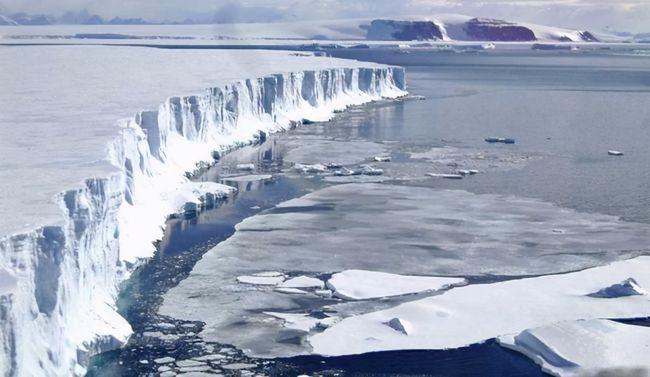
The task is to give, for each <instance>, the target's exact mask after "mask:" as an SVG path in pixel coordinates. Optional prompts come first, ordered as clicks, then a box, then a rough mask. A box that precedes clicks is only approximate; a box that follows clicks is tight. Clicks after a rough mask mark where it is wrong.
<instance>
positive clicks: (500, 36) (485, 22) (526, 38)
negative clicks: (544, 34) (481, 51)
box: [465, 18, 537, 42]
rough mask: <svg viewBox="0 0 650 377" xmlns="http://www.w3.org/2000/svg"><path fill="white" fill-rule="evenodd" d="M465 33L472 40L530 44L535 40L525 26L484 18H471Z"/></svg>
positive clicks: (533, 34)
mask: <svg viewBox="0 0 650 377" xmlns="http://www.w3.org/2000/svg"><path fill="white" fill-rule="evenodd" d="M465 32H466V33H467V35H468V36H470V37H472V38H473V39H477V40H484V41H512V42H530V41H536V40H537V37H536V36H535V33H534V32H533V31H532V30H531V29H529V28H527V27H525V26H520V25H517V24H514V23H511V22H506V21H502V20H493V19H486V18H472V19H471V20H469V21H467V23H466V24H465Z"/></svg>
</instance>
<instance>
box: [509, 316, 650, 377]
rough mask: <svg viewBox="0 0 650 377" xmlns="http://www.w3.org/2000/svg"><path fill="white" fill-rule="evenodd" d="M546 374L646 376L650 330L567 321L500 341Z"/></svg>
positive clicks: (649, 365)
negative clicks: (536, 364)
mask: <svg viewBox="0 0 650 377" xmlns="http://www.w3.org/2000/svg"><path fill="white" fill-rule="evenodd" d="M499 343H500V344H501V345H502V346H504V347H507V348H510V349H512V350H515V351H518V352H521V353H523V354H524V355H526V356H528V357H530V358H531V359H532V360H534V361H535V362H536V363H538V364H540V365H541V366H542V368H543V369H544V371H545V372H547V373H549V374H551V375H554V376H562V377H570V376H599V375H603V376H604V375H608V376H646V375H648V373H650V358H648V351H649V349H650V327H645V326H634V325H627V324H622V323H619V322H614V321H610V320H605V319H589V320H578V321H564V322H558V323H553V324H549V325H545V326H542V327H537V328H533V329H529V330H525V331H522V332H521V333H519V334H517V335H514V336H513V335H507V336H501V337H499Z"/></svg>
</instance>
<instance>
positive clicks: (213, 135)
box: [0, 46, 405, 376]
mask: <svg viewBox="0 0 650 377" xmlns="http://www.w3.org/2000/svg"><path fill="white" fill-rule="evenodd" d="M0 60H2V61H3V62H4V63H3V64H4V66H3V69H2V70H1V71H0V81H1V82H3V90H2V91H0V100H2V102H3V103H5V104H10V105H11V106H8V110H6V111H4V112H3V114H2V118H0V122H1V123H0V153H1V154H2V156H1V157H2V158H1V159H0V161H1V162H0V191H1V192H3V195H2V196H1V197H0V208H2V210H3V213H6V214H11V215H10V216H5V217H4V218H3V220H2V221H1V222H0V278H1V280H0V282H2V283H0V287H2V294H1V297H0V308H1V313H2V315H1V316H0V329H1V330H0V369H1V370H2V372H3V373H4V374H9V375H18V376H27V375H29V376H51V375H83V374H84V373H85V365H86V364H87V362H88V358H89V357H90V356H92V355H93V354H96V353H98V352H101V351H104V350H107V349H111V348H115V347H118V346H120V345H121V344H123V343H124V342H125V341H126V340H127V339H128V336H129V335H130V333H131V328H130V326H129V324H128V323H127V322H126V321H125V320H124V319H123V318H122V317H121V316H120V315H119V314H118V313H117V312H116V310H115V298H116V296H117V287H118V284H119V283H120V282H121V281H123V280H124V279H126V278H127V277H128V276H129V274H130V273H131V272H132V271H133V269H134V268H135V267H137V266H138V265H139V264H140V263H142V261H143V260H146V258H148V257H151V256H152V255H153V253H154V251H155V248H154V246H153V244H152V242H153V241H155V240H157V239H160V238H161V237H162V232H163V230H162V226H163V225H164V222H165V220H166V218H167V216H168V215H170V214H171V213H173V212H175V211H177V210H178V204H179V203H180V202H181V201H183V200H186V199H187V197H186V196H185V195H186V194H187V193H188V191H185V193H184V194H182V195H180V196H179V195H177V194H179V192H178V190H179V188H180V190H181V191H183V188H182V187H183V185H185V184H187V182H188V178H187V177H186V174H185V173H187V172H192V171H194V170H195V169H197V163H200V162H203V163H210V162H212V161H213V156H214V155H215V154H214V153H213V152H215V151H221V152H223V151H226V150H229V149H230V148H232V147H234V146H238V145H242V144H246V143H250V142H253V141H254V140H256V139H257V138H259V135H260V132H259V131H263V132H265V133H268V132H276V131H281V130H284V129H286V128H288V127H289V126H290V124H291V122H292V121H299V120H300V119H303V118H305V117H309V118H310V119H318V120H326V119H329V118H330V117H331V116H332V115H333V113H334V111H335V110H341V109H344V108H345V107H347V106H349V105H355V104H362V103H365V102H368V101H373V100H378V99H381V98H385V97H389V98H394V97H398V96H402V95H404V94H405V92H404V88H405V82H404V71H403V70H402V69H401V68H399V67H390V66H383V65H377V64H372V63H360V62H355V61H349V60H339V59H331V58H325V57H315V56H301V57H294V56H292V55H291V54H290V53H288V52H279V51H276V52H272V51H265V52H260V51H230V50H221V51H217V50H212V51H207V50H163V49H150V48H136V47H103V46H82V47H80V46H38V47H34V46H31V47H15V48H5V49H2V50H1V51H0ZM44 61H46V62H47V64H42V62H44ZM224 62H226V64H224ZM228 62H229V63H228ZM262 63H263V64H262ZM278 67H282V68H280V69H278ZM201 88H207V89H201ZM134 114H135V115H134ZM16 129H20V130H21V132H16ZM186 187H187V188H189V192H190V196H191V197H192V198H194V199H196V197H197V195H198V196H200V194H198V192H199V191H201V192H202V191H205V190H199V191H197V190H196V187H191V185H190V186H186ZM181 193H182V192H181ZM179 197H181V198H184V199H182V200H178V198H179ZM199 201H200V200H199ZM195 203H196V202H195ZM181 205H182V204H181ZM9 276H11V277H13V278H15V283H14V282H13V281H14V280H12V278H9Z"/></svg>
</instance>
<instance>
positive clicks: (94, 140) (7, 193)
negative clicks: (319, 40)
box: [0, 46, 372, 236]
mask: <svg viewBox="0 0 650 377" xmlns="http://www.w3.org/2000/svg"><path fill="white" fill-rule="evenodd" d="M153 62H155V64H153ZM360 65H363V66H369V65H370V66H372V63H357V62H354V61H349V60H339V59H330V58H321V57H311V56H294V55H291V54H290V53H288V52H278V51H275V52H274V51H241V50H237V51H235V50H219V51H217V50H205V51H204V50H184V51H175V50H164V49H152V48H134V47H105V46H104V47H102V46H50V47H46V46H31V47H27V46H21V47H1V48H0V66H2V70H0V82H2V90H1V91H0V101H1V102H2V103H3V104H4V107H3V109H4V110H3V111H2V112H1V113H0V192H1V193H2V195H0V208H2V211H3V213H7V214H11V216H5V217H4V218H3V219H2V220H0V236H4V235H8V234H13V233H17V232H19V231H25V230H31V229H33V228H35V227H38V226H41V225H50V224H54V223H58V222H59V221H60V219H61V217H60V216H61V210H60V209H59V208H58V205H57V204H55V202H54V200H53V197H54V195H56V194H57V193H59V192H61V191H64V190H67V189H72V188H76V187H78V186H80V184H81V182H82V181H83V180H84V179H86V178H91V177H98V176H99V177H101V176H105V175H107V174H109V173H110V172H113V171H114V168H113V167H112V166H110V165H109V163H108V162H107V161H106V157H107V144H108V143H109V142H110V141H112V140H113V138H115V137H116V136H117V133H118V121H120V120H122V119H126V118H132V117H133V116H135V114H136V113H137V112H139V111H143V110H157V109H158V107H159V105H160V104H162V103H163V102H164V101H165V100H166V99H167V98H168V97H171V96H179V95H187V94H196V93H200V92H201V91H202V90H204V89H205V88H208V87H215V86H221V85H225V84H229V83H232V82H234V81H236V80H239V79H244V78H257V77H263V76H265V75H269V74H271V73H285V72H290V71H302V70H315V69H319V68H324V67H356V66H360Z"/></svg>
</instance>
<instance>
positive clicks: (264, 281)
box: [237, 276, 284, 285]
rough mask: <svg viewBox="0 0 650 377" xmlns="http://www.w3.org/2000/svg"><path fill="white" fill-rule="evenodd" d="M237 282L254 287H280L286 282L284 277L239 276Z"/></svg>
mask: <svg viewBox="0 0 650 377" xmlns="http://www.w3.org/2000/svg"><path fill="white" fill-rule="evenodd" d="M237 281H238V282H239V283H243V284H253V285H278V284H280V283H282V282H283V281H284V276H237Z"/></svg>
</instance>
